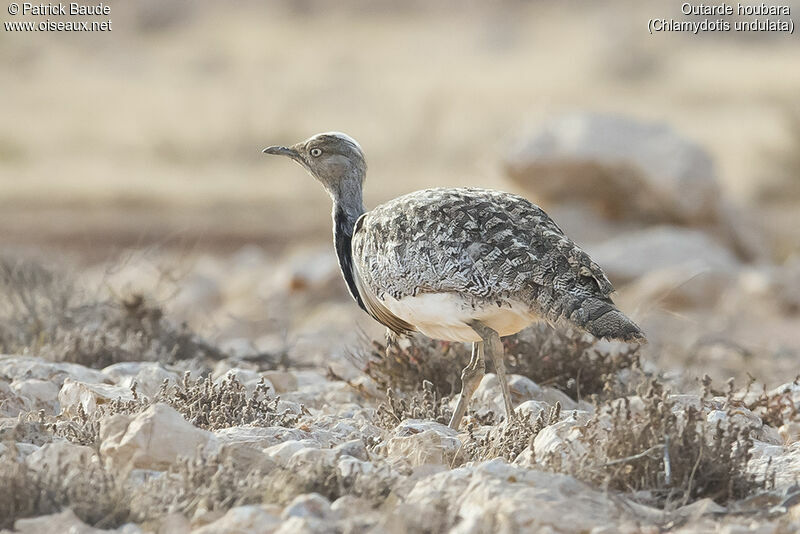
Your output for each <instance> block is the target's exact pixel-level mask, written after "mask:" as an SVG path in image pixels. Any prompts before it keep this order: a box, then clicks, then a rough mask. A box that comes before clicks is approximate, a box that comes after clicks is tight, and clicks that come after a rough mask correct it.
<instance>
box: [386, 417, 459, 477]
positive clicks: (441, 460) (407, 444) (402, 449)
mask: <svg viewBox="0 0 800 534" xmlns="http://www.w3.org/2000/svg"><path fill="white" fill-rule="evenodd" d="M409 421H413V422H412V423H411V424H409ZM425 423H427V424H425ZM404 424H405V426H404ZM421 428H427V429H426V430H422V431H420V429H421ZM461 445H462V444H461V440H460V439H458V437H457V435H456V432H455V430H453V429H452V428H449V427H446V426H444V425H441V424H439V423H434V422H432V421H427V422H421V421H416V420H408V421H404V422H403V423H401V424H400V425H399V426H398V428H397V429H395V437H392V438H389V440H387V441H385V442H383V443H381V444H380V445H378V447H377V449H378V450H380V451H382V452H383V453H384V454H385V455H386V457H387V458H388V459H390V460H392V461H395V462H404V463H405V462H407V463H408V464H409V465H410V466H411V467H418V466H422V465H429V464H430V465H441V464H444V465H449V464H450V463H451V462H452V461H453V458H454V457H455V455H456V454H457V453H458V451H459V450H460V449H461Z"/></svg>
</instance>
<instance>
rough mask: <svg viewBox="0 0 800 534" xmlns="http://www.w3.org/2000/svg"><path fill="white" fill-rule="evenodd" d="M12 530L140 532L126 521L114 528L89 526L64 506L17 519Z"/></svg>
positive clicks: (37, 533)
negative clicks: (55, 512) (59, 510)
mask: <svg viewBox="0 0 800 534" xmlns="http://www.w3.org/2000/svg"><path fill="white" fill-rule="evenodd" d="M14 532H17V533H19V534H52V533H53V532H68V533H69V534H140V533H141V532H142V529H141V528H139V527H138V526H136V525H134V524H132V523H128V524H125V525H122V526H121V527H119V528H117V529H114V530H101V529H98V528H94V527H90V526H89V525H87V524H86V523H84V522H83V521H81V520H80V519H78V517H77V516H76V515H75V513H74V512H73V511H72V510H70V509H69V508H66V509H65V510H63V511H61V512H59V513H57V514H51V515H43V516H39V517H31V518H27V519H18V520H17V521H16V522H15V523H14Z"/></svg>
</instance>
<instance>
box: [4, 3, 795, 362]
mask: <svg viewBox="0 0 800 534" xmlns="http://www.w3.org/2000/svg"><path fill="white" fill-rule="evenodd" d="M111 5H112V14H111V19H112V21H113V31H112V32H110V33H104V34H103V33H88V34H67V33H27V34H21V33H16V34H15V33H10V32H6V31H3V32H0V88H2V98H0V117H2V121H0V229H1V230H0V244H1V245H2V246H3V247H4V249H5V250H7V251H17V250H20V249H25V250H36V251H39V252H44V253H45V254H48V255H54V256H55V257H59V258H60V257H67V258H69V261H70V262H72V263H74V264H77V265H86V264H92V263H95V262H97V261H101V260H104V259H107V258H110V257H115V256H116V255H118V254H119V253H120V251H123V250H126V249H128V248H131V247H132V248H133V249H145V250H148V249H151V248H152V247H154V246H157V248H158V250H159V251H167V252H168V253H170V254H177V255H180V254H199V255H201V256H202V255H207V256H208V257H210V258H216V259H215V260H213V261H223V259H224V258H228V257H229V255H230V254H233V253H235V252H236V251H237V250H239V249H240V248H241V247H242V246H245V245H255V246H257V247H259V249H258V250H261V251H265V252H264V253H265V254H267V253H269V254H272V253H280V252H281V251H283V250H286V248H287V246H289V247H291V246H295V245H298V244H306V243H312V244H314V243H319V244H322V243H326V242H327V240H328V239H329V235H330V229H329V224H330V223H329V205H328V202H329V200H328V198H327V197H326V196H325V194H324V193H323V191H322V190H321V189H320V188H319V187H318V186H317V184H315V183H314V182H313V180H311V179H310V178H309V177H308V176H306V175H305V174H304V173H302V172H301V171H300V170H299V169H298V168H296V167H295V166H292V165H289V164H287V162H285V161H281V160H278V159H270V158H266V157H264V156H263V155H262V154H261V153H260V149H261V148H262V147H263V146H266V145H270V144H275V143H293V142H296V141H298V140H300V139H303V138H305V137H307V136H309V135H311V134H313V133H316V132H319V131H325V130H340V131H344V132H347V133H349V134H350V135H352V136H354V137H356V138H357V139H358V140H359V141H360V142H361V144H362V145H363V147H364V149H365V151H366V153H367V157H368V161H369V176H368V183H367V192H366V200H367V204H368V206H370V205H374V204H376V203H378V202H381V201H383V200H386V199H389V198H392V197H394V196H396V195H398V194H401V193H404V192H408V191H412V190H415V189H419V188H423V187H429V186H437V185H482V186H489V187H497V188H502V189H506V190H512V191H517V192H520V191H519V189H518V188H517V186H516V185H515V184H512V183H511V182H509V181H508V180H507V179H506V178H505V177H504V174H503V169H502V165H501V161H502V158H503V156H504V155H505V154H506V153H507V151H508V147H509V145H510V144H511V143H513V142H515V141H516V140H517V139H518V138H519V137H520V136H521V135H523V134H524V133H525V132H527V131H531V130H535V129H536V128H537V127H538V125H539V124H541V122H542V121H544V120H547V119H548V118H551V117H554V116H557V115H559V114H560V113H563V112H574V111H577V112H583V111H600V112H610V113H616V114H622V115H625V116H629V117H632V118H635V119H644V120H656V121H663V122H665V123H667V124H669V125H671V126H673V127H674V128H675V129H676V131H678V132H680V134H681V135H684V136H686V137H687V138H688V139H691V140H694V141H696V142H698V143H699V144H701V145H702V146H704V147H705V148H706V149H707V150H708V151H709V152H710V154H711V155H712V156H713V158H714V162H715V165H716V168H717V171H718V172H717V175H718V178H719V180H720V182H721V183H722V185H723V187H724V190H725V192H726V193H727V194H728V195H730V196H731V198H733V199H734V201H736V202H738V203H739V204H740V205H741V206H742V207H743V209H745V210H747V212H748V213H750V214H752V215H753V217H754V219H755V220H756V221H757V222H758V223H759V224H760V225H763V226H764V227H765V228H766V232H767V233H766V234H765V235H767V236H768V240H769V241H770V243H771V245H774V246H773V247H772V248H771V251H770V255H771V257H770V258H769V260H770V261H774V262H775V263H776V265H781V264H782V263H783V262H784V261H786V259H787V258H789V257H791V255H792V253H794V252H796V251H797V248H798V247H797V245H798V242H799V241H798V240H799V239H800V238H798V236H799V235H800V230H798V228H800V222H798V220H799V219H800V218H799V217H798V214H797V209H798V206H799V205H800V202H799V201H798V198H800V197H798V194H797V190H798V185H797V184H798V176H797V174H798V173H800V171H799V170H798V169H800V165H799V164H797V163H796V162H797V161H798V160H797V154H798V151H800V127H798V124H800V112H799V111H798V105H800V97H798V95H800V41H798V38H797V36H789V35H785V34H758V35H754V34H751V35H734V34H727V35H711V34H709V35H697V36H695V35H689V34H660V35H655V36H651V35H649V34H648V33H647V19H648V18H651V17H656V16H661V17H675V16H678V12H677V9H678V8H677V6H678V3H677V2H651V1H647V2H634V1H619V2H602V3H601V2H588V1H587V2H565V1H561V2H543V1H542V2H512V1H508V2H500V3H493V4H492V5H491V6H488V5H483V4H482V3H479V2H468V3H463V2H449V1H448V2H403V3H392V2H378V3H374V2H356V1H352V2H337V3H333V2H322V1H303V2H288V1H287V2H254V1H252V2H251V1H243V2H236V3H235V4H227V3H226V4H225V5H222V4H220V3H212V2H202V1H198V2H187V1H171V2H163V1H156V0H151V1H142V2H112V3H111ZM790 5H792V6H793V7H794V10H795V12H797V11H798V10H800V5H798V3H797V2H793V3H791V4H790ZM22 18H23V17H21V16H20V17H17V18H16V19H15V20H22ZM29 18H30V17H29ZM3 19H4V20H9V17H7V16H6V15H5V13H4V15H3ZM792 158H794V160H792ZM791 161H794V162H795V165H796V166H795V167H792V166H791V165H790V164H789V163H787V162H791ZM776 184H777V185H776ZM776 191H777V193H776ZM528 196H531V195H530V194H528ZM534 200H536V199H534ZM544 207H545V208H548V206H547V205H545V206H544ZM610 237H613V236H610ZM320 250H328V249H320ZM325 254H327V252H323V253H321V256H319V257H321V258H325V257H326V256H325ZM331 258H332V253H331V254H330V257H328V258H327V260H330V259H331ZM327 260H326V261H327ZM208 261H212V260H208ZM226 261H227V260H226ZM314 261H317V260H314ZM319 261H322V260H319ZM214 272H219V273H222V275H223V276H224V275H225V273H226V272H227V273H229V272H231V271H230V270H229V269H227V268H226V267H220V268H219V270H218V271H214ZM263 276H264V277H265V278H266V277H267V274H266V273H265V274H264V275H263ZM258 277H259V274H258V273H254V274H252V278H254V279H257V278H258ZM336 287H338V286H336ZM337 291H338V290H337ZM244 293H246V291H244ZM336 295H338V297H339V298H340V299H342V301H343V302H346V301H345V300H344V299H345V298H346V297H345V295H344V294H343V292H341V291H339V292H337V293H336ZM242 298H244V297H242ZM621 298H622V302H623V304H626V305H627V306H629V307H633V308H636V309H647V310H652V308H653V306H647V305H644V304H643V303H642V302H640V301H637V300H636V298H635V297H630V295H628V296H627V297H626V293H625V292H624V291H622V292H621ZM626 298H628V299H629V300H630V301H629V302H626ZM223 300H224V299H223ZM739 301H741V306H742V307H743V308H748V307H747V297H746V296H744V297H741V298H739V300H738V301H737V302H739ZM215 302H216V301H215ZM241 306H243V307H244V308H246V309H247V312H246V313H245V312H242V311H241V310H239V312H237V314H234V315H235V316H236V317H238V318H240V319H241V318H243V317H258V316H259V314H265V315H270V314H272V315H276V314H278V312H274V311H264V310H265V305H264V303H263V302H262V301H253V302H249V303H248V304H247V305H241ZM719 306H722V308H724V309H721V308H720V307H719ZM187 308H194V311H196V310H197V309H198V308H199V309H204V308H203V307H202V306H199V307H198V306H197V305H193V306H187ZM353 308H354V307H353ZM205 309H207V308H205ZM725 309H727V310H729V311H730V309H731V308H730V306H729V305H726V304H719V305H717V304H715V305H714V306H710V307H709V309H704V310H701V311H695V310H690V311H686V310H669V309H668V310H666V311H665V313H666V314H668V317H672V318H673V319H674V317H676V316H679V317H680V319H674V320H677V321H678V323H677V326H675V325H672V326H671V327H669V328H667V326H665V325H666V324H668V318H667V319H664V318H658V317H656V318H655V319H649V320H648V319H646V318H645V319H644V320H645V322H646V323H649V326H650V329H651V330H655V331H656V337H658V332H659V331H660V330H661V329H662V328H663V329H665V331H668V332H673V333H674V332H675V331H679V332H683V331H684V330H686V327H685V325H684V323H683V322H681V321H689V324H690V325H691V329H690V330H692V331H694V332H704V333H709V332H711V333H714V335H717V334H719V335H723V336H731V339H733V340H734V341H735V342H736V343H737V344H744V345H745V346H747V347H749V349H748V350H751V351H753V352H754V353H757V354H761V355H764V356H761V357H762V358H764V359H767V360H769V361H773V360H774V358H777V356H774V355H775V354H784V355H786V354H788V356H785V357H784V358H785V360H784V363H783V364H780V365H779V370H778V371H776V372H777V373H778V374H781V375H784V374H786V373H790V374H791V373H792V370H793V369H794V368H795V367H796V365H795V363H794V362H796V354H797V352H796V351H797V341H796V340H795V337H796V334H795V333H793V332H796V331H797V330H796V327H797V325H798V321H797V319H796V317H795V318H788V319H787V318H786V317H784V313H783V312H782V311H777V309H770V310H771V311H769V314H768V315H763V316H759V317H763V321H762V320H758V319H757V318H753V317H750V316H746V315H741V314H740V313H739V312H738V311H734V312H731V313H732V315H733V316H734V319H732V320H727V319H725V320H723V319H722V318H721V317H722V315H721V314H722V312H723V311H725ZM737 310H738V308H737ZM226 313H227V312H226ZM759 313H761V312H759ZM764 313H767V312H764ZM693 314H694V315H693ZM229 315H230V314H228V315H226V317H228V316H229ZM766 317H769V320H767V319H766ZM728 319H730V318H728ZM787 321H788V322H787ZM740 323H743V324H740ZM212 324H213V325H215V327H218V328H221V329H222V330H225V329H224V328H222V327H219V321H217V322H213V321H212ZM255 324H257V325H260V326H256V327H254V328H253V329H251V330H247V329H238V330H236V329H234V330H235V333H236V334H241V335H246V336H248V337H253V336H255V335H256V334H259V333H263V330H264V328H266V327H265V326H264V325H263V324H264V323H263V321H262V322H258V321H256V322H255ZM270 324H271V323H270ZM669 324H672V323H669ZM720 325H721V326H720ZM228 333H229V334H230V332H228ZM220 335H223V334H220ZM231 335H232V334H231ZM672 335H673V334H672V333H669V334H665V336H667V337H670V336H672ZM698 335H699V334H698ZM737 336H738V337H737ZM776 340H777V341H776ZM687 345H689V346H691V345H692V343H689V342H687ZM787 347H788V349H787ZM652 350H655V349H652ZM787 350H788V351H789V352H786V351H787ZM654 357H656V356H654ZM693 357H694V356H693ZM726 358H727V357H726ZM723 360H725V358H723ZM681 361H683V360H681ZM725 361H727V360H725ZM704 365H706V363H703V362H702V361H701V362H700V364H699V365H698V370H699V371H702V369H703V366H704ZM714 365H716V364H714ZM737 365H738V364H737ZM712 368H713V366H712ZM737 369H738V370H737ZM728 372H735V373H738V374H739V375H742V374H743V372H742V371H741V369H739V367H736V368H735V369H733V370H729V369H724V370H723V371H721V374H723V375H724V374H725V373H728Z"/></svg>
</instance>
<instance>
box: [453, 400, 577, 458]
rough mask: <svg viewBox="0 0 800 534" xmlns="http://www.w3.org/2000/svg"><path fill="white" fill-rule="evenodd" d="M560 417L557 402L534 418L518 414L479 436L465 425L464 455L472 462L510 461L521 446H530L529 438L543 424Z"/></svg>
mask: <svg viewBox="0 0 800 534" xmlns="http://www.w3.org/2000/svg"><path fill="white" fill-rule="evenodd" d="M560 417H561V405H560V404H559V403H556V404H555V406H553V407H552V408H550V410H542V411H541V412H540V413H539V417H538V418H537V419H536V421H533V422H531V420H530V419H529V418H522V417H519V416H516V417H513V418H512V419H511V421H510V422H509V423H508V424H504V425H501V426H499V427H497V428H496V429H493V430H490V431H489V432H488V433H486V434H485V435H484V436H483V437H477V436H476V435H475V433H474V432H475V429H476V427H475V425H474V424H471V425H470V426H468V427H467V432H468V433H469V439H468V441H467V443H466V445H465V446H464V451H465V458H467V459H469V460H473V461H483V460H491V459H493V458H505V459H506V460H509V461H512V460H514V459H515V458H516V457H517V456H519V455H520V454H521V453H522V452H523V451H525V449H527V448H531V449H533V440H535V439H536V436H537V435H539V432H541V431H542V429H543V428H544V427H546V426H549V425H552V424H555V423H557V422H558V420H559V418H560Z"/></svg>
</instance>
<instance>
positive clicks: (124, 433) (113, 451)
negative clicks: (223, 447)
mask: <svg viewBox="0 0 800 534" xmlns="http://www.w3.org/2000/svg"><path fill="white" fill-rule="evenodd" d="M122 417H125V416H122ZM122 417H120V416H115V418H110V419H111V424H109V425H105V424H103V425H101V429H100V437H101V445H100V453H101V454H102V455H103V456H105V457H108V458H110V459H111V460H112V461H113V462H114V464H116V465H119V466H124V465H127V464H128V463H132V465H133V466H134V467H138V468H143V469H163V468H166V467H168V466H169V465H170V464H172V463H174V462H175V460H176V459H177V458H178V457H179V456H183V457H194V456H195V455H196V454H197V451H198V448H206V447H209V448H210V447H217V446H218V445H217V444H216V443H213V441H212V440H215V438H214V435H213V434H212V433H211V432H208V431H206V430H202V429H199V428H197V427H195V426H193V425H192V424H191V423H189V422H188V421H186V419H184V418H183V416H181V414H180V413H178V412H177V411H175V410H174V409H173V408H172V407H170V406H168V405H166V404H163V403H158V404H154V405H153V406H151V407H150V408H148V409H147V410H146V411H144V412H142V413H140V414H138V415H136V416H135V417H129V418H127V420H125V419H123V418H122Z"/></svg>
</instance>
